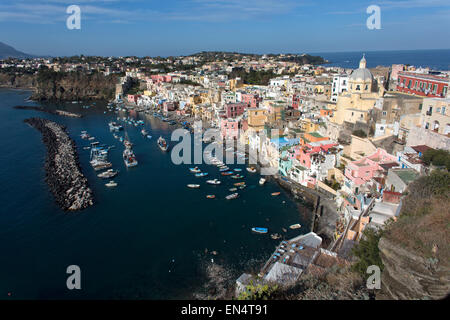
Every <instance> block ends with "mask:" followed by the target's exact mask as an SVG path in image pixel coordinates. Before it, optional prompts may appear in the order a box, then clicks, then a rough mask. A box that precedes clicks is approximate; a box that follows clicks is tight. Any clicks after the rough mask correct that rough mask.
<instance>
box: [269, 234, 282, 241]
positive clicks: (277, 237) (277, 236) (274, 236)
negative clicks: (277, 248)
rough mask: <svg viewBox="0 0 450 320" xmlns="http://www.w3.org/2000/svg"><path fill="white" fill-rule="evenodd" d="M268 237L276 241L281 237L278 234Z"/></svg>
mask: <svg viewBox="0 0 450 320" xmlns="http://www.w3.org/2000/svg"><path fill="white" fill-rule="evenodd" d="M270 237H271V238H272V239H273V240H277V239H280V238H281V235H280V234H278V233H272V234H271V235H270Z"/></svg>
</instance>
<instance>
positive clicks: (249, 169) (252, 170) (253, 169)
mask: <svg viewBox="0 0 450 320" xmlns="http://www.w3.org/2000/svg"><path fill="white" fill-rule="evenodd" d="M247 171H248V172H251V173H255V172H256V168H251V167H248V168H247Z"/></svg>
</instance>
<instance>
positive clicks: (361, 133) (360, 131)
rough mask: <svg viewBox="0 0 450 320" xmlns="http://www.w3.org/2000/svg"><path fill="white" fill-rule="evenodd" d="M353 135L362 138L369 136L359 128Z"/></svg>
mask: <svg viewBox="0 0 450 320" xmlns="http://www.w3.org/2000/svg"><path fill="white" fill-rule="evenodd" d="M352 135H354V136H357V137H360V138H367V133H365V132H364V131H363V130H361V129H358V130H355V131H353V132H352Z"/></svg>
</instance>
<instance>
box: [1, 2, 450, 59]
mask: <svg viewBox="0 0 450 320" xmlns="http://www.w3.org/2000/svg"><path fill="white" fill-rule="evenodd" d="M72 4H76V5H79V6H80V8H81V30H68V29H67V28H66V19H67V17H68V14H67V13H66V8H67V7H68V6H69V5H72ZM371 4H376V5H378V6H380V8H381V30H369V29H368V28H367V27H366V20H367V18H368V17H369V14H367V13H366V8H367V7H368V6H369V5H371ZM449 39H450V0H380V1H377V0H373V1H366V0H346V1H337V0H334V1H328V0H164V1H160V0H158V1H157V0H124V1H118V0H2V1H1V2H0V41H2V42H5V43H7V44H10V45H12V46H13V47H15V48H16V49H18V50H20V51H24V52H27V53H31V54H39V55H55V56H56V55H75V54H85V55H105V56H106V55H115V56H119V55H122V56H125V55H137V56H145V55H150V56H156V55H161V56H168V55H181V54H191V53H195V52H198V51H203V50H223V51H238V52H252V53H280V52H285V53H287V52H295V53H303V52H335V51H376V50H410V49H411V50H413V49H448V48H450V41H449Z"/></svg>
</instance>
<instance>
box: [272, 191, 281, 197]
mask: <svg viewBox="0 0 450 320" xmlns="http://www.w3.org/2000/svg"><path fill="white" fill-rule="evenodd" d="M280 194H281V192H272V193H271V195H272V196H274V197H276V196H279V195H280Z"/></svg>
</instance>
